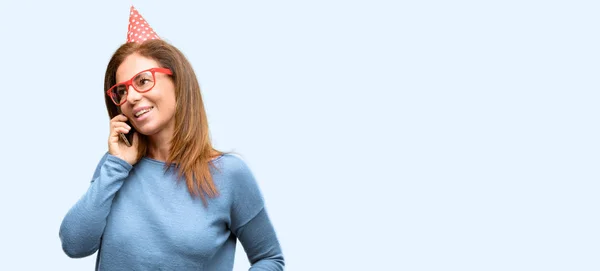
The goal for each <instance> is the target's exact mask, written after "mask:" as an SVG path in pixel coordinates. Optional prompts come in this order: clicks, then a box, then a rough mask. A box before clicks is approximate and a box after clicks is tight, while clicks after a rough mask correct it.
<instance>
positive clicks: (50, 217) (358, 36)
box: [0, 0, 600, 270]
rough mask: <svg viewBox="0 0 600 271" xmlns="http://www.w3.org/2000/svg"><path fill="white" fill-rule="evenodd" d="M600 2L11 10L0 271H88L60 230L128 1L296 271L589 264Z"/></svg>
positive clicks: (97, 123) (82, 182) (3, 72)
mask: <svg viewBox="0 0 600 271" xmlns="http://www.w3.org/2000/svg"><path fill="white" fill-rule="evenodd" d="M595 3H596V2H595V1H323V0H320V1H307V0H305V1H194V2H192V1H189V2H185V1H101V2H100V1H98V2H95V3H87V2H83V1H35V2H33V1H3V2H1V4H0V31H1V32H0V40H1V42H0V46H1V47H0V48H1V52H2V63H0V79H1V82H2V84H1V85H2V87H1V88H2V89H1V90H0V91H1V92H2V105H1V106H0V113H1V116H2V125H1V127H2V132H1V133H0V136H1V141H0V142H2V155H1V156H0V157H1V158H0V159H1V160H0V167H1V168H0V180H1V186H0V212H1V214H2V220H1V221H2V222H1V223H0V250H1V251H0V253H1V255H2V257H1V258H2V260H1V261H0V270H42V269H44V270H92V268H93V265H94V259H95V255H94V256H92V257H88V258H85V259H81V260H73V259H69V258H68V257H67V256H66V255H65V254H64V253H63V252H62V250H61V247H60V240H59V238H58V228H59V225H60V222H61V221H62V218H63V216H64V214H65V213H66V212H67V210H68V209H69V208H70V207H71V206H72V205H73V204H74V203H75V202H76V201H77V200H78V199H79V197H80V196H81V195H82V194H83V193H84V192H85V191H86V189H87V187H88V185H89V181H90V178H91V176H92V173H93V169H94V168H95V166H96V163H97V162H98V160H99V159H100V157H101V155H102V154H103V153H104V152H105V151H106V148H107V143H106V141H107V136H108V117H107V114H106V110H105V107H104V101H103V92H102V86H103V76H104V71H105V68H106V65H107V63H108V60H109V57H110V56H111V54H112V53H113V52H114V50H116V49H117V48H118V46H119V45H120V44H122V43H123V42H124V41H125V37H126V32H127V22H128V14H129V7H130V5H131V4H134V5H135V6H136V8H137V9H138V10H139V11H140V13H141V14H142V16H144V17H145V19H146V20H147V21H148V22H149V24H150V25H151V26H152V27H153V28H154V30H155V31H156V32H157V33H158V34H159V35H160V36H161V37H162V38H163V39H165V40H167V41H169V42H171V43H173V44H174V45H175V46H177V47H178V48H180V49H181V50H182V51H183V52H184V53H185V54H186V56H187V57H188V58H189V60H190V61H191V63H192V64H193V66H194V69H195V71H196V72H197V74H198V77H199V80H200V85H201V88H202V94H203V97H204V102H205V104H206V108H207V112H208V116H209V121H210V129H211V135H212V138H213V140H214V143H215V145H216V147H217V148H219V149H221V150H226V151H229V150H235V151H237V152H240V153H241V154H242V155H243V156H244V158H245V159H246V161H247V163H248V164H249V166H250V167H251V169H252V170H253V172H254V174H255V176H256V177H257V180H258V182H259V185H260V187H261V189H262V191H263V194H264V196H265V199H266V203H267V208H268V211H269V212H270V215H271V218H272V221H273V223H274V225H275V228H276V230H277V233H278V235H279V238H280V241H281V244H282V247H283V251H284V254H285V257H286V261H287V262H286V263H287V269H286V270H599V269H600V263H599V261H598V255H599V253H600V246H599V243H600V242H599V241H600V240H599V237H600V236H599V233H598V232H599V231H598V229H599V228H600V227H599V226H600V225H599V224H600V223H599V220H598V207H599V206H600V205H599V202H598V192H599V190H598V189H599V185H598V180H599V173H598V164H599V162H600V157H599V153H600V151H599V144H598V142H599V140H598V139H599V138H600V137H599V129H598V116H599V112H598V108H599V104H600V102H599V100H598V99H599V94H598V74H599V72H600V71H599V64H598V63H600V61H599V54H598V52H599V49H600V44H599V39H598V36H599V35H600V34H599V33H600V31H599V25H600V22H599V18H600V17H599V16H598V8H599V5H598V4H595ZM248 266H249V265H248V263H247V260H246V256H245V254H244V252H243V249H242V248H241V247H240V246H238V251H237V258H236V263H235V270H245V269H247V268H248Z"/></svg>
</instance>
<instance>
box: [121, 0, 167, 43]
mask: <svg viewBox="0 0 600 271" xmlns="http://www.w3.org/2000/svg"><path fill="white" fill-rule="evenodd" d="M158 39H160V38H159V37H158V35H156V33H155V32H154V30H153V29H152V27H150V25H149V24H148V22H146V20H144V18H142V15H140V13H139V12H138V11H137V9H135V8H134V7H133V6H131V9H130V12H129V28H128V29H127V42H144V41H146V40H158Z"/></svg>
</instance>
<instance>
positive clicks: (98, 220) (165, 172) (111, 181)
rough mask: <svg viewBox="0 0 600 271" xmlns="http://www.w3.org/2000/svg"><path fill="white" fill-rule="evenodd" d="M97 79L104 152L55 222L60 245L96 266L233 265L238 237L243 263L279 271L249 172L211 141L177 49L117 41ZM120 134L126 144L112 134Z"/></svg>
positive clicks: (272, 236) (192, 79)
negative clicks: (105, 126)
mask: <svg viewBox="0 0 600 271" xmlns="http://www.w3.org/2000/svg"><path fill="white" fill-rule="evenodd" d="M132 11H133V8H132ZM118 82H119V83H118ZM117 83H118V84H117ZM104 87H105V91H106V92H107V94H106V97H105V98H106V99H105V102H106V107H107V110H108V114H109V116H110V118H111V121H110V136H109V140H108V152H107V153H106V154H105V155H104V156H103V157H102V158H101V159H100V162H99V164H98V166H97V168H96V170H95V172H94V175H93V178H92V181H91V184H90V187H89V189H88V191H87V192H86V193H85V194H84V195H83V197H82V198H81V199H79V201H78V202H77V203H76V204H75V205H74V206H73V207H72V208H71V209H70V210H69V212H68V213H67V215H66V216H65V218H64V220H63V221H62V224H61V227H60V233H59V236H60V239H61V242H62V247H63V250H64V251H65V253H66V254H67V255H68V256H70V257H72V258H80V257H86V256H89V255H91V254H93V253H95V252H96V251H98V255H97V260H96V269H97V270H158V269H160V270H232V268H233V260H234V255H235V247H236V239H239V240H240V242H241V244H242V245H243V247H244V250H245V251H246V253H247V256H248V259H249V260H250V263H251V265H252V267H251V270H283V267H284V258H283V254H282V252H281V248H280V245H279V242H278V240H277V236H276V233H275V230H274V228H273V226H272V224H271V222H270V220H269V217H268V215H267V212H266V210H265V206H264V200H263V197H262V194H261V192H260V189H259V187H258V185H257V183H256V180H255V179H254V177H253V174H252V173H251V171H250V169H249V168H248V166H247V165H246V164H245V163H244V161H243V160H242V159H240V158H238V157H237V156H235V155H233V154H231V153H224V152H220V151H217V150H215V149H214V148H213V147H212V145H211V142H210V139H209V131H208V124H207V123H208V122H207V118H206V114H205V110H204V106H203V103H202V97H201V95H200V87H199V84H198V81H197V79H196V76H195V74H194V71H193V70H192V67H191V65H190V63H189V62H188V61H187V59H186V58H185V57H184V56H183V54H182V53H181V52H180V51H179V50H178V49H176V48H175V47H173V46H172V45H170V44H168V43H167V42H165V41H162V40H160V39H154V40H150V39H149V40H146V41H142V42H128V43H125V44H124V45H122V46H121V47H120V48H119V49H118V50H117V51H116V52H115V54H114V55H113V56H112V58H111V60H110V62H109V64H108V67H107V70H106V76H105V86H104ZM127 120H128V121H129V123H130V124H131V125H129V124H127V123H126V121H127ZM134 130H135V131H134ZM128 132H133V134H134V136H133V139H132V142H131V143H132V145H131V146H130V147H128V146H127V145H126V144H125V142H124V141H123V140H122V139H120V134H121V133H123V134H127V133H128Z"/></svg>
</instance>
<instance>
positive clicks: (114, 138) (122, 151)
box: [108, 114, 139, 166]
mask: <svg viewBox="0 0 600 271" xmlns="http://www.w3.org/2000/svg"><path fill="white" fill-rule="evenodd" d="M126 121H127V117H126V116H125V115H123V114H119V115H117V116H115V117H114V118H112V119H111V120H110V135H109V137H108V153H110V154H112V155H114V156H116V157H119V158H121V159H123V160H125V161H126V162H127V163H129V164H130V165H132V166H133V165H134V164H135V163H137V161H138V157H137V155H138V145H139V135H138V133H137V132H135V133H134V134H133V140H132V141H133V142H131V147H127V145H126V144H125V142H123V140H122V139H120V137H119V134H120V133H123V134H127V133H129V131H130V130H131V127H129V125H127V123H125V122H126Z"/></svg>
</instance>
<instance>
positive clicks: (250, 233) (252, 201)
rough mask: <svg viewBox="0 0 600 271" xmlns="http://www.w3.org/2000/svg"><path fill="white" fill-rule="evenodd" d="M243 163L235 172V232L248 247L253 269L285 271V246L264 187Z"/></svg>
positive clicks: (233, 222)
mask: <svg viewBox="0 0 600 271" xmlns="http://www.w3.org/2000/svg"><path fill="white" fill-rule="evenodd" d="M239 162H240V163H237V165H235V170H234V174H233V187H232V194H231V196H232V197H233V198H232V206H231V207H232V208H231V225H230V228H231V231H232V232H233V234H235V235H236V236H237V238H238V240H240V243H241V244H242V246H243V247H244V250H245V251H246V255H247V256H248V260H250V263H251V265H252V267H250V270H251V271H259V270H274V271H275V270H284V266H285V261H284V258H283V253H282V251H281V246H280V244H279V240H278V239H277V235H276V232H275V229H274V227H273V225H272V223H271V221H270V219H269V216H268V214H267V210H266V207H265V203H264V199H263V196H262V193H261V191H260V188H259V187H258V184H257V182H256V179H255V178H254V175H253V174H252V172H251V171H250V169H249V168H248V166H247V165H246V163H245V162H243V160H239Z"/></svg>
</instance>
